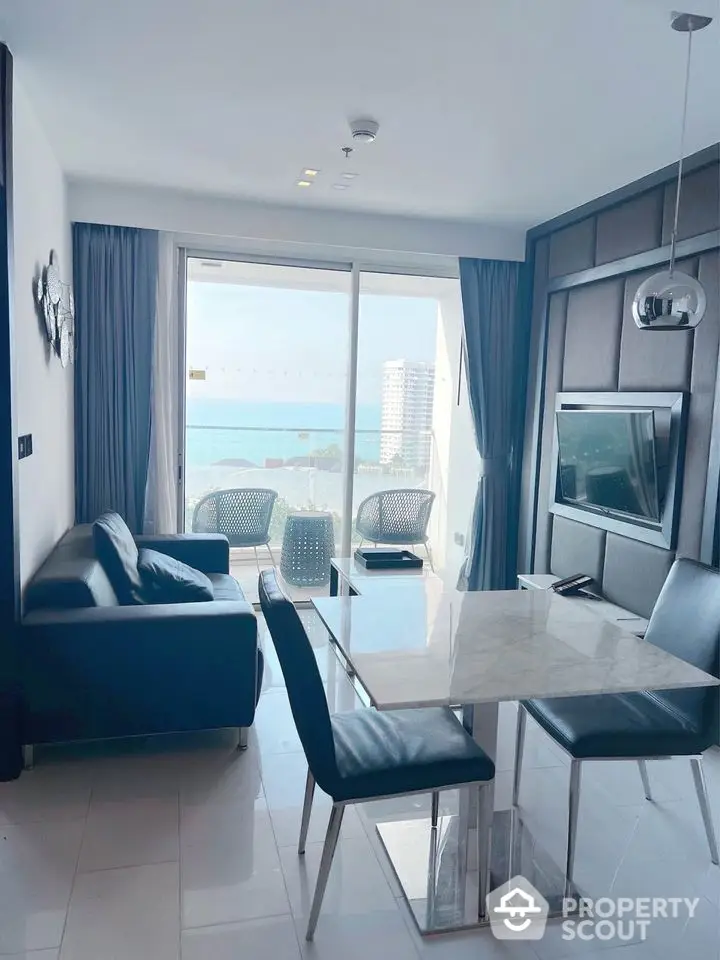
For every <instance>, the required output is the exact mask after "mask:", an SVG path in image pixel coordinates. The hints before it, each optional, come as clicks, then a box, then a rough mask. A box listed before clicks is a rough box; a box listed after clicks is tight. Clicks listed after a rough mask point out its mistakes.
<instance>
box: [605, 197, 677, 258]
mask: <svg viewBox="0 0 720 960" xmlns="http://www.w3.org/2000/svg"><path fill="white" fill-rule="evenodd" d="M663 199H664V191H663V190H662V189H660V188H658V189H656V190H653V191H651V192H650V193H643V194H641V195H640V196H639V197H637V198H636V199H635V200H630V201H629V202H628V203H623V204H621V205H620V206H619V207H612V209H610V210H606V211H605V212H604V213H600V214H598V218H597V246H596V252H595V264H596V265H598V264H600V263H608V262H609V261H611V260H619V259H620V258H621V257H631V256H632V255H633V254H635V253H643V252H644V251H645V250H653V249H654V248H655V247H659V246H661V238H662V223H663Z"/></svg>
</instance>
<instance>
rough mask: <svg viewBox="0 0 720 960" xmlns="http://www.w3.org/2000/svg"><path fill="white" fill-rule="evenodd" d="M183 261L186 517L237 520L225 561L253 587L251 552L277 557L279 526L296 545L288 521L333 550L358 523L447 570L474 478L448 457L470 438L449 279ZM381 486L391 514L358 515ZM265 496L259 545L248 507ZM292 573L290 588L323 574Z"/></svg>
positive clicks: (343, 546) (201, 525)
mask: <svg viewBox="0 0 720 960" xmlns="http://www.w3.org/2000/svg"><path fill="white" fill-rule="evenodd" d="M186 263H187V267H186V292H185V313H186V334H185V367H184V397H185V400H184V421H185V430H184V457H183V467H184V470H183V474H184V492H183V497H182V514H183V516H182V521H183V523H184V529H186V530H188V531H189V530H192V529H199V530H202V529H208V523H209V522H212V523H216V524H217V525H218V528H219V529H223V530H224V532H225V528H224V527H223V524H222V523H220V522H219V513H218V511H220V512H222V513H223V516H224V521H223V523H225V527H227V525H228V524H230V525H231V526H232V529H233V530H236V531H237V530H239V531H240V534H239V536H238V537H237V538H236V540H235V541H233V540H232V539H231V543H233V547H232V551H231V562H232V571H233V574H234V575H235V576H236V578H237V579H238V580H239V581H240V582H241V585H242V586H243V588H244V589H245V591H246V594H247V595H248V597H249V599H251V600H256V599H257V594H256V582H257V564H258V562H259V564H260V566H263V565H267V564H269V563H271V562H272V560H273V559H274V560H275V561H276V562H278V563H279V562H280V556H281V553H282V551H283V540H285V559H286V560H287V559H288V557H289V555H290V551H292V550H294V551H296V552H297V550H298V549H301V548H299V547H298V546H297V542H296V541H297V536H296V534H295V529H296V527H298V524H300V525H303V524H304V526H302V529H303V531H304V533H303V536H304V535H305V534H306V533H307V531H308V530H310V533H311V534H312V535H313V536H314V535H315V534H316V533H317V532H318V531H321V532H322V530H323V529H325V533H326V534H327V536H331V537H332V540H333V546H332V549H333V551H334V552H335V553H336V554H340V553H341V552H346V551H347V550H348V549H354V547H355V546H356V545H357V544H358V543H360V542H361V540H362V539H365V540H366V541H367V540H370V541H372V542H381V543H382V542H390V543H400V542H401V541H402V542H403V543H405V542H406V543H407V545H414V546H415V549H417V550H418V552H420V553H421V554H423V555H425V554H427V556H428V558H431V559H432V562H433V563H434V565H435V568H436V570H437V571H438V572H439V573H440V574H441V575H443V574H446V575H447V576H448V578H449V579H450V580H452V579H453V578H454V577H456V576H457V568H459V564H460V562H461V560H462V553H463V551H462V539H463V535H464V532H465V529H466V526H467V520H468V519H469V518H468V517H467V516H465V514H466V513H467V511H468V510H469V509H470V507H471V503H472V491H473V489H474V482H473V483H472V486H471V487H470V490H469V497H467V496H464V495H463V493H462V491H461V490H457V489H456V490H453V480H452V475H453V474H455V473H456V474H458V475H460V474H461V473H462V470H461V469H460V468H459V464H457V463H456V464H455V465H453V464H452V463H451V459H452V458H453V457H454V458H455V460H456V461H457V460H458V457H459V456H460V455H461V458H462V459H463V460H465V461H466V462H467V460H468V455H469V457H470V458H472V456H473V454H472V450H473V449H474V442H473V437H472V426H471V422H470V419H469V413H468V411H467V409H466V407H467V401H466V398H465V394H464V385H463V384H462V383H461V382H459V357H460V343H461V339H460V322H459V321H460V309H459V284H458V281H457V280H456V279H444V278H432V277H419V276H407V275H400V274H392V273H380V272H370V271H359V270H358V269H357V268H355V270H354V271H352V270H351V268H350V265H347V266H345V267H344V268H343V267H338V268H326V267H325V266H314V265H313V266H297V265H288V266H284V265H278V264H274V263H273V264H271V263H256V262H246V261H240V260H233V259H229V258H220V257H215V256H191V255H190V256H188V257H187V261H186ZM353 280H354V282H353ZM351 291H355V299H354V302H353V296H352V294H351ZM348 411H349V413H348ZM264 490H267V491H271V494H268V495H263V494H262V493H261V491H264ZM229 491H235V493H233V494H232V496H231V495H230V493H229ZM238 491H245V493H239V492H238ZM247 491H252V493H247ZM453 495H454V496H455V501H456V502H455V504H454V505H451V504H450V497H451V496H453ZM264 497H265V501H264V502H263V498H264ZM378 497H380V498H381V499H382V503H383V511H382V512H383V518H384V521H383V522H385V523H386V526H387V521H388V517H390V516H391V515H392V518H393V519H392V522H391V523H390V525H389V526H387V529H384V528H383V529H380V528H378V527H375V528H372V529H369V528H368V527H367V524H365V525H364V524H363V516H362V515H361V516H360V517H358V509H359V508H360V507H361V505H362V504H363V502H366V503H367V501H368V498H371V499H370V505H371V508H372V505H373V498H374V501H375V502H377V500H378ZM269 501H271V502H269ZM465 501H467V503H466V502H465ZM268 504H269V512H268V515H267V516H266V517H265V519H266V520H267V522H268V529H267V537H266V539H267V541H268V543H267V545H265V544H264V543H260V542H259V541H263V540H264V539H265V538H264V537H263V536H262V535H261V534H258V529H259V528H260V527H262V522H261V521H262V517H259V516H258V514H259V513H262V510H263V509H265V508H268ZM423 504H424V506H423ZM426 508H427V509H426ZM296 514H301V515H302V516H301V517H300V520H299V521H298V520H297V519H290V524H289V525H288V521H289V518H292V517H293V515H296ZM312 515H317V516H316V517H313V516H312ZM308 524H309V525H308ZM243 529H245V530H246V531H247V534H248V537H247V538H246V539H245V540H244V539H243V535H242V530H243ZM328 531H330V532H329V533H328ZM286 533H287V536H286ZM298 536H299V535H298ZM253 538H254V539H253ZM251 541H252V542H251ZM348 544H349V545H350V546H349V547H348ZM313 549H314V548H313V544H312V536H311V537H310V541H308V545H307V550H308V551H310V552H311V551H312V550H313ZM297 562H298V563H299V564H300V567H302V563H303V561H302V557H301V558H300V559H299V560H297ZM296 579H299V580H301V581H302V579H303V577H302V576H300V577H296ZM287 585H288V587H289V589H290V592H291V594H292V595H293V596H294V597H295V598H296V599H305V598H307V597H308V596H309V595H312V593H317V592H323V591H324V590H326V589H327V587H326V586H322V585H320V586H317V585H315V586H313V585H310V586H307V585H303V584H302V583H300V584H298V583H294V584H293V583H288V584H287Z"/></svg>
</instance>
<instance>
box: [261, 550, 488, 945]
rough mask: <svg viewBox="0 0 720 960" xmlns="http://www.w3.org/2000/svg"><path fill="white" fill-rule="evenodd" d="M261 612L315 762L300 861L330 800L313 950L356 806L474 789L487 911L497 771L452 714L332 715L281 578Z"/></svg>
mask: <svg viewBox="0 0 720 960" xmlns="http://www.w3.org/2000/svg"><path fill="white" fill-rule="evenodd" d="M258 592H259V594H260V605H261V607H262V612H263V614H264V616H265V621H266V623H267V625H268V629H269V631H270V636H271V637H272V641H273V644H274V645H275V650H276V651H277V655H278V660H279V661H280V666H281V668H282V672H283V676H284V677H285V684H286V686H287V693H288V698H289V700H290V707H291V709H292V714H293V718H294V720H295V725H296V727H297V731H298V734H299V736H300V740H301V742H302V746H303V750H304V751H305V757H306V759H307V762H308V775H307V781H306V785H305V800H304V803H303V811H302V821H301V826H300V841H299V844H298V854H299V855H300V856H302V855H303V854H304V853H305V841H306V840H307V833H308V826H309V824H310V812H311V809H312V801H313V795H314V792H315V784H316V783H317V784H318V786H319V787H320V789H321V790H324V791H325V793H327V794H329V796H330V797H331V799H332V810H331V813H330V821H329V824H328V828H327V834H326V836H325V844H324V846H323V851H322V857H321V860H320V870H319V873H318V878H317V883H316V885H315V893H314V896H313V901H312V906H311V909H310V917H309V920H308V927H307V933H306V938H307V939H308V940H312V938H313V935H314V933H315V927H316V926H317V921H318V916H319V915H320V908H321V906H322V902H323V897H324V895H325V888H326V886H327V882H328V877H329V875H330V868H331V866H332V862H333V857H334V855H335V848H336V846H337V841H338V835H339V833H340V827H341V824H342V819H343V813H344V812H345V807H346V806H348V804H353V803H363V802H365V801H368V800H378V799H385V798H388V797H396V796H403V795H406V794H413V793H431V794H432V828H433V829H435V828H436V826H437V811H438V802H437V798H438V793H439V791H440V790H450V789H454V788H458V787H461V786H476V787H477V790H478V803H477V837H478V864H479V888H480V889H479V910H480V911H484V910H485V897H486V895H487V893H488V875H489V839H490V827H491V824H492V791H491V790H490V789H488V785H489V784H490V783H491V781H492V780H493V778H494V776H495V765H494V763H493V761H492V760H491V759H490V758H489V757H488V756H487V754H486V753H484V752H483V750H482V749H481V748H480V747H479V746H478V745H477V744H476V743H475V741H474V740H473V738H472V737H471V736H470V735H469V734H468V733H467V732H466V730H465V728H464V727H463V725H462V724H461V723H460V721H459V720H458V719H457V718H456V716H455V714H454V713H453V712H452V711H451V710H450V709H449V708H446V707H438V708H423V709H417V710H387V711H378V710H374V709H372V708H364V709H361V710H357V711H356V712H354V713H342V714H336V715H334V716H331V715H330V712H329V710H328V705H327V699H326V697H325V689H324V687H323V683H322V679H321V677H320V671H319V670H318V666H317V662H316V660H315V656H314V654H313V650H312V646H311V644H310V641H309V639H308V636H307V634H306V633H305V628H304V627H303V625H302V621H301V620H300V617H299V616H298V613H297V611H296V609H295V607H294V606H293V604H292V602H291V601H290V599H289V598H288V597H287V595H286V594H285V593H284V592H283V590H282V589H281V587H280V586H279V584H278V579H277V573H276V571H275V570H274V569H270V570H263V572H262V573H261V574H260V578H259V584H258Z"/></svg>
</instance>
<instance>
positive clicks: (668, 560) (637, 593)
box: [602, 533, 675, 617]
mask: <svg viewBox="0 0 720 960" xmlns="http://www.w3.org/2000/svg"><path fill="white" fill-rule="evenodd" d="M674 560H675V554H674V553H673V552H672V551H670V550H663V548H662V547H653V546H650V544H648V543H640V541H639V540H628V539H627V537H621V536H618V535H617V534H615V533H608V534H607V537H606V539H605V566H604V569H603V585H602V592H603V594H604V595H605V596H606V597H607V599H608V600H610V601H611V602H612V603H617V604H618V606H620V607H625V609H626V610H631V611H632V612H633V613H637V614H638V616H641V617H649V616H650V614H651V613H652V609H653V606H654V605H655V601H656V600H657V598H658V594H659V593H660V590H661V589H662V585H663V584H664V583H665V578H666V577H667V575H668V573H669V572H670V567H671V566H672V565H673V561H674Z"/></svg>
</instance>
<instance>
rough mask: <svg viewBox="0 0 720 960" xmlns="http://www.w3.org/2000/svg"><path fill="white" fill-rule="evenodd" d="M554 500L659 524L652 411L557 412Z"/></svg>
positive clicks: (659, 503)
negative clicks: (556, 463)
mask: <svg viewBox="0 0 720 960" xmlns="http://www.w3.org/2000/svg"><path fill="white" fill-rule="evenodd" d="M556 418H557V435H558V452H559V463H558V496H559V499H560V500H561V501H562V502H564V503H569V504H573V505H577V506H579V507H581V508H585V509H588V510H592V511H593V512H600V513H603V514H606V515H608V516H616V517H620V518H623V517H624V518H628V519H630V518H632V519H634V520H636V521H638V520H639V521H640V522H650V523H653V524H659V523H661V521H662V509H663V502H662V501H663V496H662V490H661V485H660V484H659V483H658V474H659V472H660V473H661V472H662V469H660V470H659V468H658V444H657V441H656V433H655V414H654V411H653V410H628V409H624V410H559V411H557V413H556Z"/></svg>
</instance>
